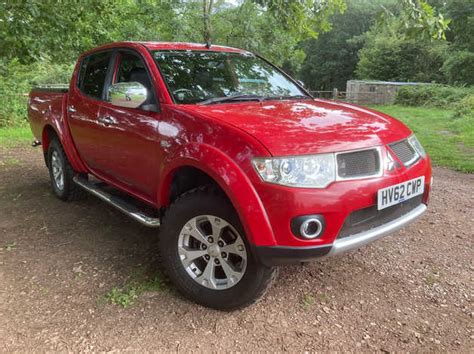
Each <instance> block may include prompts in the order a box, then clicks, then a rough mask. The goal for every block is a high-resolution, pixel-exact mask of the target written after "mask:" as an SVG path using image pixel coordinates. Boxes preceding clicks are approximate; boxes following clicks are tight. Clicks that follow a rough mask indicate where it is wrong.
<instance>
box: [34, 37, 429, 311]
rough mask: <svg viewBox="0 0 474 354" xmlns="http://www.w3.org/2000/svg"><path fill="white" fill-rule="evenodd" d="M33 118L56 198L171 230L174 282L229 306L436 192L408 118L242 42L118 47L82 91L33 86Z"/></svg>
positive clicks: (76, 82) (405, 218)
mask: <svg viewBox="0 0 474 354" xmlns="http://www.w3.org/2000/svg"><path fill="white" fill-rule="evenodd" d="M28 113H29V120H30V125H31V129H32V131H33V133H34V136H35V137H36V144H37V145H39V144H41V145H42V148H43V152H44V156H45V161H46V165H47V167H48V168H49V171H50V176H51V183H52V187H53V190H54V192H55V194H56V195H57V196H58V197H59V198H61V199H63V200H72V199H75V198H79V197H80V196H82V195H83V194H84V192H86V191H87V192H90V193H92V194H94V195H96V196H97V197H99V198H101V199H103V200H104V201H106V202H108V203H110V204H111V205H113V206H115V207H117V208H118V209H120V210H121V211H122V212H124V213H126V214H127V215H129V216H131V217H132V218H134V219H136V220H137V221H139V222H141V223H143V224H145V225H148V226H151V227H157V226H159V227H160V229H159V237H160V245H161V246H160V251H161V253H162V258H163V263H164V267H165V269H166V271H167V273H168V275H169V277H170V279H171V280H172V281H173V282H174V284H175V285H176V287H177V288H178V289H179V290H180V291H181V292H183V293H184V294H185V295H186V296H188V297H189V298H191V299H192V300H194V301H196V302H198V303H201V304H204V305H206V306H210V307H214V308H218V309H233V308H238V307H242V306H245V305H248V304H250V303H252V302H254V301H255V300H257V299H258V298H260V297H261V296H262V295H263V294H264V291H265V289H266V288H267V287H268V286H269V284H271V282H272V280H273V279H274V277H275V274H276V273H275V272H276V267H277V266H279V265H282V264H291V263H302V262H307V261H311V260H313V259H315V258H318V257H324V256H332V255H337V254H340V253H343V252H345V251H349V250H352V249H356V248H358V247H360V246H362V245H364V244H367V243H369V242H371V241H374V240H376V239H378V238H381V237H383V236H385V235H388V234H390V233H393V232H395V231H396V230H398V229H400V228H401V227H403V226H404V225H406V224H408V223H410V222H412V221H413V220H415V219H416V218H418V217H419V216H420V215H421V214H422V213H423V212H424V211H425V210H426V205H427V203H428V199H429V192H430V187H431V183H432V182H431V165H430V160H429V157H428V156H427V155H426V153H425V151H424V150H423V148H422V147H421V145H420V143H419V142H418V140H417V139H416V137H415V136H414V135H413V133H412V132H411V131H410V130H409V129H408V128H407V127H406V126H405V125H404V124H402V123H401V122H399V121H397V120H396V119H394V118H392V117H390V116H387V115H385V114H382V113H379V112H375V111H372V110H370V109H366V108H362V107H358V106H355V105H351V104H348V103H343V102H336V101H329V100H321V99H314V98H312V97H311V96H310V95H309V94H308V93H307V92H306V91H305V89H304V88H303V87H301V86H300V85H299V84H298V83H297V82H296V81H294V80H293V79H291V78H290V77H289V76H287V75H286V74H285V73H283V72H281V71H280V70H278V69H277V68H276V67H274V66H273V65H271V64H270V63H268V62H267V61H265V60H264V59H262V58H260V57H258V56H256V55H254V54H252V53H249V52H247V51H244V50H240V49H235V48H229V47H221V46H214V45H212V46H210V47H208V46H206V45H201V44H190V43H158V42H120V43H113V44H109V45H105V46H102V47H99V48H96V49H93V50H91V51H89V52H87V53H85V54H83V55H81V56H80V58H79V60H78V62H77V65H76V67H75V70H74V73H73V76H72V79H71V83H70V85H69V87H64V88H35V89H33V90H32V92H31V93H30V99H29V110H28ZM130 197H133V198H130Z"/></svg>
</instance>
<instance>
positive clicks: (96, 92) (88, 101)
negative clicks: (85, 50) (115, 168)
mask: <svg viewBox="0 0 474 354" xmlns="http://www.w3.org/2000/svg"><path fill="white" fill-rule="evenodd" d="M112 59H113V52H112V51H111V50H109V51H103V52H97V53H93V54H90V55H88V56H86V57H84V58H83V59H82V61H81V64H80V70H79V73H78V77H77V80H76V85H74V87H72V88H71V89H70V90H69V99H68V107H67V110H68V113H67V114H68V123H69V128H70V130H71V134H72V137H73V141H74V144H75V146H76V148H77V151H78V152H79V155H80V156H81V159H82V161H83V162H84V163H85V164H86V165H87V166H88V167H89V168H90V169H91V170H92V171H94V172H97V173H99V174H105V173H107V171H106V166H107V156H106V155H105V153H104V151H105V150H107V149H106V147H105V146H104V143H105V142H104V140H103V137H102V136H103V133H104V127H103V126H102V125H101V124H100V123H99V121H98V117H99V110H100V108H101V106H102V105H103V103H104V97H105V88H106V82H107V81H108V80H110V77H111V75H112V73H113V67H112Z"/></svg>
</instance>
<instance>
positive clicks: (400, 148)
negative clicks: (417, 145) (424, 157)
mask: <svg viewBox="0 0 474 354" xmlns="http://www.w3.org/2000/svg"><path fill="white" fill-rule="evenodd" d="M389 147H390V149H391V150H392V151H393V153H394V154H395V156H397V157H398V159H399V160H400V161H401V162H402V163H403V164H404V165H405V166H407V167H408V166H410V165H412V164H413V163H415V162H416V161H417V160H418V159H419V158H420V156H419V155H418V153H417V152H416V151H415V149H414V148H413V147H412V146H411V145H410V143H409V142H408V140H407V139H405V140H402V141H397V142H396V143H392V144H389Z"/></svg>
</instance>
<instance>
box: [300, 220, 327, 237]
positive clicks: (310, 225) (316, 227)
mask: <svg viewBox="0 0 474 354" xmlns="http://www.w3.org/2000/svg"><path fill="white" fill-rule="evenodd" d="M322 230H323V224H321V221H319V220H318V219H308V220H306V221H304V222H303V223H302V224H301V226H300V234H301V236H303V237H306V238H315V237H318V236H319V235H320V234H321V231H322Z"/></svg>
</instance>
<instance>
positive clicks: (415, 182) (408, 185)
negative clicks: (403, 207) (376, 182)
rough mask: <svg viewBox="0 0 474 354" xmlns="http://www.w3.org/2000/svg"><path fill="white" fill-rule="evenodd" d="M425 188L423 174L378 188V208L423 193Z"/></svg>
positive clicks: (383, 207) (386, 206) (380, 208)
mask: <svg viewBox="0 0 474 354" xmlns="http://www.w3.org/2000/svg"><path fill="white" fill-rule="evenodd" d="M424 190H425V176H421V177H418V178H415V179H411V180H409V181H406V182H403V183H399V184H395V185H393V186H390V187H387V188H383V189H379V190H378V193H377V207H378V210H382V209H385V208H388V207H389V206H392V205H395V204H398V203H401V202H403V201H405V200H408V199H411V198H413V197H416V196H417V195H420V194H423V192H424Z"/></svg>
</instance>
